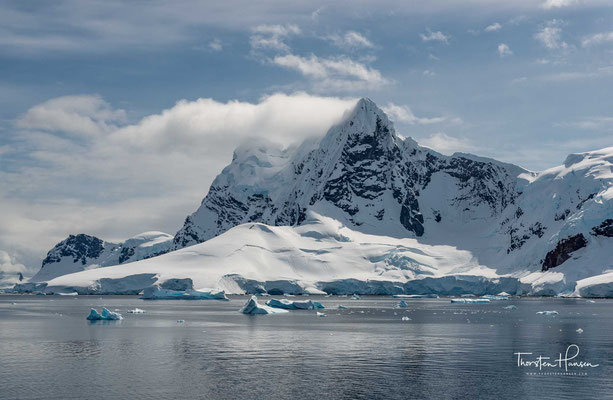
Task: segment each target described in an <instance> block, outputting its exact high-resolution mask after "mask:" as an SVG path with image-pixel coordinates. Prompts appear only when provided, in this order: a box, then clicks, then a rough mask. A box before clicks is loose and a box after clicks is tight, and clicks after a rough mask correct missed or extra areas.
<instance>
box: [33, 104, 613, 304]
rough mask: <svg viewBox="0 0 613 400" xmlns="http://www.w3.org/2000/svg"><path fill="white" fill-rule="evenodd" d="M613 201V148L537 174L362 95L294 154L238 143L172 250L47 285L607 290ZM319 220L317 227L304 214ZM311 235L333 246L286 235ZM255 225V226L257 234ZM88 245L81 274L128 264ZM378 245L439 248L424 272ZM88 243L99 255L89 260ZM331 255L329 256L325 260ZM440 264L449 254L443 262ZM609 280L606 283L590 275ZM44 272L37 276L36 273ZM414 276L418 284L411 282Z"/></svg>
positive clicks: (611, 265) (576, 157)
mask: <svg viewBox="0 0 613 400" xmlns="http://www.w3.org/2000/svg"><path fill="white" fill-rule="evenodd" d="M612 200H613V148H607V149H602V150H599V151H593V152H588V153H581V154H572V155H570V156H569V157H568V158H567V159H566V161H565V163H564V165H561V166H559V167H555V168H552V169H549V170H546V171H543V172H539V173H534V172H530V171H526V170H524V169H522V168H520V167H518V166H515V165H511V164H507V163H502V162H499V161H496V160H492V159H487V158H482V157H477V156H473V155H470V154H462V153H456V154H454V155H452V156H445V155H442V154H439V153H437V152H435V151H434V150H431V149H429V148H426V147H422V146H419V145H418V144H417V143H416V142H415V141H414V140H412V139H411V138H403V137H401V136H399V135H397V134H396V132H395V130H394V127H393V125H392V123H391V122H390V121H389V120H388V118H387V116H386V115H385V113H384V112H383V111H382V110H381V109H379V108H378V107H377V106H376V105H375V104H374V103H373V102H372V101H370V100H368V99H361V100H360V101H359V102H358V103H357V105H356V106H355V107H354V108H353V109H352V110H350V111H349V112H347V114H346V115H345V116H344V118H343V119H342V122H340V123H339V124H337V125H335V126H333V127H332V128H331V129H330V130H329V131H328V133H327V134H326V135H325V136H324V137H322V138H318V139H312V140H308V141H306V142H304V143H302V144H301V145H299V146H294V147H290V148H285V149H284V148H280V147H279V146H277V145H274V144H271V143H267V142H264V141H261V142H257V143H253V142H252V143H250V144H249V145H244V146H241V147H240V148H238V149H237V150H236V151H235V153H234V156H233V159H232V162H231V164H230V165H228V166H227V167H226V168H224V170H223V171H222V172H221V173H220V174H219V175H218V176H217V178H216V179H215V181H214V182H213V184H212V185H211V187H210V189H209V192H208V194H207V195H206V197H205V198H204V200H203V201H202V204H201V206H200V207H199V208H198V210H196V211H195V212H194V213H193V214H191V215H190V216H188V217H187V219H186V220H185V223H184V226H183V227H182V228H181V230H179V232H177V234H176V235H175V237H174V241H173V243H172V250H176V251H174V252H172V253H170V254H167V255H163V256H161V257H155V258H152V259H149V260H146V261H140V262H136V263H132V264H130V265H126V266H121V267H113V268H105V269H104V271H87V272H82V273H79V274H73V275H71V276H66V277H61V278H58V279H54V280H53V281H52V282H53V284H57V283H58V282H63V283H69V282H71V280H75V281H74V282H76V281H79V282H80V283H84V282H85V281H87V282H89V283H87V285H90V286H91V285H94V286H93V287H97V286H96V284H95V283H94V282H93V281H91V279H93V278H94V277H98V278H97V279H103V278H107V277H110V275H109V274H111V273H112V274H113V276H116V277H117V279H119V278H120V276H119V275H121V276H122V277H121V279H125V278H126V277H128V276H129V275H130V274H131V273H134V274H137V273H138V274H141V275H142V274H145V275H147V273H146V271H150V272H151V273H150V274H149V275H147V276H149V277H151V276H155V277H156V278H155V279H157V280H159V281H160V282H161V281H162V280H164V279H170V278H181V279H184V278H185V279H186V278H191V279H193V280H194V282H198V283H197V284H198V285H204V286H209V287H222V288H223V287H225V286H227V282H228V279H227V277H228V276H232V277H233V278H232V281H234V282H242V281H248V282H252V283H253V282H256V283H257V284H258V285H260V286H262V285H264V286H265V282H268V281H284V282H290V281H291V282H304V284H305V285H308V287H309V288H311V289H313V290H322V287H323V286H322V285H324V283H325V285H328V286H330V282H332V281H334V280H335V279H336V280H342V281H343V282H345V281H346V280H347V279H355V280H357V281H359V282H361V285H362V286H360V285H357V286H356V288H357V289H359V287H362V288H363V289H364V288H365V287H366V286H363V285H364V284H366V282H370V281H373V280H377V281H380V282H383V281H385V282H388V283H386V284H385V285H387V286H386V287H388V286H389V287H395V286H394V285H395V284H394V283H393V282H396V283H397V284H399V285H400V286H401V287H403V288H404V289H403V290H408V291H411V290H414V289H415V286H414V285H420V284H423V280H424V279H430V280H432V279H434V280H437V281H438V280H441V279H442V280H441V281H440V282H447V281H445V280H446V279H447V280H449V279H451V281H452V282H454V281H455V280H457V279H456V278H453V277H457V276H458V275H462V276H464V278H462V279H464V280H466V279H468V278H465V276H473V278H474V279H476V280H477V281H479V282H484V281H483V279H485V280H486V281H487V282H485V283H484V285H486V286H487V285H490V286H489V287H490V288H499V286H500V282H501V279H502V280H504V282H506V283H505V285H507V284H509V285H510V283H509V282H515V283H513V285H515V286H514V288H515V289H513V290H514V292H517V293H532V294H546V295H547V294H558V293H566V294H570V293H573V291H574V290H575V289H577V290H578V288H579V287H581V288H583V286H581V285H584V284H585V285H587V286H586V287H588V286H590V285H591V284H586V283H585V282H588V283H589V282H598V285H601V286H599V289H598V290H599V291H603V290H605V291H606V290H608V289H607V287H608V286H606V285H608V284H607V282H608V280H607V279H608V278H606V277H608V275H607V274H608V273H609V271H613V261H611V260H612V259H613V258H612V257H611V256H613V201H612ZM313 220H317V221H319V223H317V224H314V223H307V222H308V221H313ZM321 221H328V222H325V223H323V222H321ZM330 221H334V222H330ZM254 223H257V224H255V225H254ZM262 224H266V225H262ZM330 224H332V225H334V224H337V225H334V226H337V227H338V229H337V231H338V232H337V233H336V234H333V235H331V236H330V235H329V232H330V229H328V228H325V229H324V232H322V231H321V230H320V229H319V228H321V227H322V226H331V225H330ZM307 225H308V226H310V228H308V229H307V228H306V227H307ZM254 227H257V229H256V228H254ZM275 227H284V228H275ZM254 229H255V231H254ZM335 229H336V228H335ZM344 229H346V230H347V231H348V232H352V233H351V234H350V235H349V236H352V235H353V236H354V237H358V235H366V236H359V237H360V239H359V240H357V239H356V240H355V243H357V244H355V243H354V241H349V242H346V241H344V240H342V237H345V236H343V235H340V233H339V232H341V231H342V230H344ZM302 230H306V231H307V232H311V233H309V235H311V237H313V238H315V240H321V241H323V242H326V243H327V247H325V249H323V250H325V251H324V253H322V252H321V251H322V249H319V248H317V246H314V245H307V244H304V243H302V242H300V241H296V240H293V239H292V240H289V239H288V238H289V237H290V236H292V235H298V236H300V237H302V236H304V235H303V233H301V232H302ZM253 232H259V233H258V234H257V235H256V237H253ZM339 235H340V236H339ZM307 236H308V235H307ZM349 236H347V237H349ZM213 238H215V239H213ZM211 239H213V240H211ZM287 240H289V242H288V241H287ZM305 240H306V239H305ZM308 240H311V239H308ZM308 240H307V241H308ZM225 241H230V242H231V243H227V245H225V244H224V243H225ZM271 241H273V242H274V243H272V242H271ZM398 241H400V242H398ZM87 243H90V244H89V245H88V246H87V250H80V251H79V252H78V254H79V257H77V256H71V257H72V258H70V257H69V258H67V259H66V263H67V265H68V264H71V263H72V264H79V263H80V264H81V265H80V266H79V265H77V266H75V268H77V269H74V270H81V269H84V268H83V266H84V265H88V263H90V261H91V260H94V259H96V260H98V259H100V258H104V259H105V260H107V259H108V260H109V261H108V262H106V263H105V264H104V265H112V264H113V263H114V264H118V263H119V261H120V260H119V258H113V257H114V256H111V254H115V253H117V250H111V248H113V246H115V245H112V246H107V247H108V248H109V250H108V252H107V253H108V255H107V256H103V255H104V254H107V253H105V251H107V250H105V249H106V247H105V246H103V245H101V244H99V243H98V242H96V241H92V240H89V241H87ZM210 243H215V245H216V246H217V247H219V248H220V249H226V250H228V252H227V253H223V252H219V251H217V250H216V249H213V248H212V247H211V246H213V245H212V244H210ZM256 243H261V244H256ZM347 243H353V244H351V245H349V244H347ZM375 244H376V245H377V246H383V248H388V247H390V246H391V247H394V246H396V247H397V246H401V247H402V248H414V249H417V250H419V251H422V252H424V253H425V254H429V255H430V256H431V257H430V258H427V259H424V260H421V261H420V262H419V263H417V264H415V265H419V268H417V270H419V271H421V272H419V273H418V272H416V271H417V270H416V269H415V268H413V266H414V264H411V263H409V264H410V265H411V267H407V261H406V260H407V258H406V257H405V256H399V255H398V252H394V254H393V255H390V254H388V255H383V253H384V250H381V249H378V250H373V252H370V250H369V251H366V250H364V251H361V249H366V248H367V247H368V246H370V245H373V246H374V245H375ZM188 246H191V247H189V248H186V247H188ZM309 246H310V247H309ZM90 247H91V248H92V249H93V250H92V251H93V253H96V254H98V255H97V256H95V257H92V256H89V255H88V252H89V251H90V250H89V249H90ZM122 248H123V247H122ZM96 249H98V250H96ZM100 249H102V250H100ZM303 249H307V250H305V251H303ZM309 249H310V250H309ZM424 249H426V250H424ZM450 249H452V250H450ZM54 250H55V249H54ZM213 250H215V251H213ZM311 250H312V251H311ZM371 250H372V249H371ZM120 251H123V250H120ZM52 252H53V250H52ZM52 252H50V255H51V253H52ZM381 252H383V253H381ZM68 253H70V252H68ZM337 253H338V254H337ZM236 254H240V255H241V257H238V258H235V257H237V256H236ZM322 254H326V255H325V256H322ZM386 254H387V253H386ZM69 255H70V254H69ZM264 255H266V256H264ZM322 257H323V258H326V259H327V260H328V261H327V262H325V263H323V264H322V263H320V262H319V261H318V260H321V259H322ZM356 257H357V258H356ZM381 257H382V258H381ZM141 258H144V257H141ZM409 258H410V259H411V260H414V259H415V257H414V256H413V255H411V256H410V257H409ZM135 259H138V257H135V258H133V259H131V260H135ZM83 260H85V261H83ZM229 260H234V262H231V261H229ZM263 260H265V263H264V262H263ZM343 260H347V261H345V262H344V261H343ZM350 260H353V261H350ZM357 260H360V261H359V262H358V261H357ZM382 260H384V261H382ZM436 260H445V261H444V262H443V261H442V262H443V264H444V265H446V266H445V267H442V266H441V265H442V264H440V263H439V262H438V261H436ZM453 260H456V261H455V264H454V261H453ZM411 262H412V261H411ZM381 263H383V264H381ZM445 263H447V264H445ZM98 264H99V265H102V264H101V263H98ZM311 264H313V265H319V266H322V265H325V267H321V269H317V268H315V267H311ZM197 265H201V270H199V269H198V268H197V267H196V266H197ZM208 265H215V267H213V266H210V267H208ZM383 265H385V267H383ZM271 266H274V268H272V267H271ZM468 266H470V267H468ZM45 268H48V266H45ZM45 268H43V270H44V269H45ZM271 268H272V269H271ZM382 268H383V269H382ZM67 269H69V267H67ZM72 271H73V270H71V271H70V272H72ZM112 271H115V272H112ZM181 271H183V272H181ZM263 271H265V273H264V272H263ZM275 271H276V272H275ZM382 271H383V272H382ZM389 271H394V272H389ZM407 271H412V272H411V273H408V272H407ZM460 271H461V273H460ZM41 273H42V270H41ZM62 273H66V272H62ZM39 274H40V273H39ZM126 274H127V275H126ZM151 274H153V275H151ZM603 274H604V275H603ZM59 275H61V274H59V273H58V274H56V275H54V276H59ZM600 275H603V276H604V278H602V279H599V278H590V277H597V276H600ZM609 275H610V274H609ZM83 277H87V279H84V278H83ZM90 278H91V279H90ZM588 278H590V279H592V281H586V279H588ZM605 278H606V279H605ZM48 279H49V278H48V277H46V278H42V279H41V277H39V276H38V275H37V280H38V281H43V280H48ZM88 279H89V280H88ZM155 279H154V280H155ZM94 280H95V279H94ZM415 280H420V281H422V282H421V283H415V282H414V283H411V284H409V283H407V282H413V281H415ZM137 281H138V279H137ZM149 281H150V279H149V280H148V282H149ZM468 281H471V280H470V279H468ZM52 282H49V284H51V283H52ZM105 282H106V281H105ZM429 282H431V281H429ZM577 282H580V283H577ZM603 282H604V283H603ZM148 284H150V282H149V283H148ZM254 284H255V283H254ZM603 284H604V285H605V286H604V287H605V288H604V289H602V285H603ZM325 285H324V286H325ZM390 285H391V286H390ZM412 285H413V286H412ZM441 285H442V283H441ZM585 285H584V286H585ZM76 286H79V285H76ZM264 286H262V287H264ZM371 286H372V285H371ZM375 286H376V285H375ZM88 287H89V286H88ZM233 287H234V289H236V288H237V287H239V289H237V290H239V291H240V290H247V289H244V288H243V287H242V286H240V285H239V286H233ZM301 287H302V289H303V290H304V289H306V288H307V286H301ZM458 287H464V286H462V285H460V286H458ZM475 287H476V286H473V289H474V288H475ZM411 288H412V289H411ZM443 288H444V285H443V286H440V287H439V289H440V291H444V290H443ZM511 289H512V288H510V289H509V290H506V291H508V292H510V290H511ZM364 290H366V289H364ZM368 290H370V289H368ZM394 290H395V289H394ZM431 290H433V291H436V285H434V286H433V287H431ZM445 290H446V289H445ZM492 290H493V289H492ZM582 290H583V291H584V292H585V293H588V292H589V288H588V289H582ZM611 293H612V295H613V286H611Z"/></svg>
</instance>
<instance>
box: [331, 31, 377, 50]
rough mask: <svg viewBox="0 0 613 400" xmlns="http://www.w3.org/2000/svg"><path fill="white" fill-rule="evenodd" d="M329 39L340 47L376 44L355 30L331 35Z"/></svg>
mask: <svg viewBox="0 0 613 400" xmlns="http://www.w3.org/2000/svg"><path fill="white" fill-rule="evenodd" d="M328 39H329V40H330V41H331V42H332V44H334V45H335V46H337V47H339V48H346V49H358V48H372V47H374V44H373V43H372V42H371V41H370V40H368V39H367V38H366V37H365V36H364V35H362V34H361V33H358V32H355V31H349V32H346V33H345V34H344V35H338V34H335V35H330V36H328Z"/></svg>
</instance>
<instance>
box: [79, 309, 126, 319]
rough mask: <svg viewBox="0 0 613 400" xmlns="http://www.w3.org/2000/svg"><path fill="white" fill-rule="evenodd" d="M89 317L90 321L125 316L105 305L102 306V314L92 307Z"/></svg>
mask: <svg viewBox="0 0 613 400" xmlns="http://www.w3.org/2000/svg"><path fill="white" fill-rule="evenodd" d="M87 319H88V320H90V321H118V320H121V319H123V317H122V316H121V314H119V313H116V312H112V311H109V310H107V309H106V308H105V307H102V314H100V313H98V311H96V309H94V308H92V309H91V310H90V311H89V315H88V316H87Z"/></svg>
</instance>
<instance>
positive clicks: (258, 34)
mask: <svg viewBox="0 0 613 400" xmlns="http://www.w3.org/2000/svg"><path fill="white" fill-rule="evenodd" d="M301 33H302V31H301V30H300V28H299V27H298V26H297V25H293V24H287V25H258V26H256V27H255V28H253V29H252V35H251V37H250V38H249V42H250V44H251V48H252V49H271V50H280V51H289V46H288V45H287V44H286V43H285V41H284V40H285V39H286V38H288V37H290V36H295V35H300V34H301Z"/></svg>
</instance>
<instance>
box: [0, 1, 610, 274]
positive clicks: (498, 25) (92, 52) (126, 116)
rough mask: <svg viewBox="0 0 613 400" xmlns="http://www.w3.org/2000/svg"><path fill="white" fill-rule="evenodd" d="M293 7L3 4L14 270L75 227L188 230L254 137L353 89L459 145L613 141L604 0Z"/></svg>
mask: <svg viewBox="0 0 613 400" xmlns="http://www.w3.org/2000/svg"><path fill="white" fill-rule="evenodd" d="M207 3H209V4H207ZM291 3H292V2H276V1H258V2H254V1H251V0H246V1H223V2H202V1H178V0H175V1H166V2H165V1H148V2H138V1H130V2H128V1H125V2H123V1H115V0H101V1H82V0H66V1H38V2H23V1H19V0H16V1H10V0H7V1H3V2H2V3H0V94H1V95H0V279H2V271H5V272H6V274H9V275H14V274H15V273H16V272H25V273H26V274H28V275H31V274H32V273H34V272H35V271H36V270H37V269H38V268H39V267H40V261H41V259H42V258H43V257H44V255H45V253H46V251H47V250H48V249H49V248H50V247H52V246H53V245H54V244H55V243H56V242H58V241H59V240H61V239H63V238H64V237H66V236H67V235H68V234H70V233H80V232H85V233H90V234H94V235H97V236H99V237H101V238H103V239H106V240H122V239H125V238H127V237H130V236H132V235H134V234H137V233H139V232H142V231H147V230H163V231H166V232H170V233H174V232H175V231H176V230H177V229H178V228H179V227H180V226H181V225H182V222H183V219H184V218H185V216H186V215H187V214H189V213H190V212H192V211H193V210H195V209H196V207H197V206H198V204H199V202H200V201H201V199H202V197H203V196H204V195H205V194H206V191H207V189H208V185H209V184H210V182H211V181H212V179H213V178H214V176H215V175H216V174H217V173H218V171H219V170H220V169H221V168H223V166H224V165H225V164H227V163H228V162H229V161H230V159H231V156H232V150H233V148H234V147H235V146H236V145H238V144H239V143H240V142H241V141H244V140H246V139H249V138H252V137H264V138H267V139H270V140H273V141H278V142H281V143H284V144H289V143H292V142H294V141H297V140H300V139H302V138H305V137H308V136H313V135H321V134H323V133H324V132H325V130H326V128H327V127H328V126H329V125H330V124H332V123H333V122H334V121H335V120H336V119H338V118H339V116H340V115H341V114H342V112H343V111H344V110H345V109H347V108H348V107H350V106H351V104H352V103H353V102H354V101H355V99H356V98H358V97H363V96H367V97H370V98H371V99H373V100H374V101H375V102H377V104H379V105H380V106H381V107H383V108H384V109H385V110H386V111H387V112H388V113H389V115H390V116H391V118H392V120H394V121H395V123H396V126H397V130H398V131H399V132H400V133H402V134H403V135H405V136H412V137H414V138H415V139H416V140H417V141H418V142H420V143H421V144H424V145H427V146H429V147H433V148H435V149H437V150H439V151H441V152H443V153H446V154H450V153H453V152H454V151H466V152H473V153H476V154H479V155H484V156H490V157H494V158H498V159H501V160H504V161H507V162H512V163H517V164H519V165H521V166H523V167H525V168H528V169H532V170H542V169H545V168H548V167H551V166H554V165H557V164H560V163H562V162H563V160H564V158H565V157H566V155H567V154H568V153H571V152H580V151H587V150H593V149H597V148H602V147H607V146H611V145H613V134H612V133H613V111H612V110H613V96H611V87H612V84H613V23H612V21H613V7H612V6H611V5H610V1H607V0H508V1H505V2H500V1H494V0H466V1H462V2H458V1H452V0H436V1H428V2H424V1H409V2H406V1H405V2H391V1H376V2H364V1H351V2H349V1H334V2H324V1H317V0H315V1H308V2H306V1H305V2H297V3H296V4H291ZM400 3H402V4H400Z"/></svg>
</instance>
